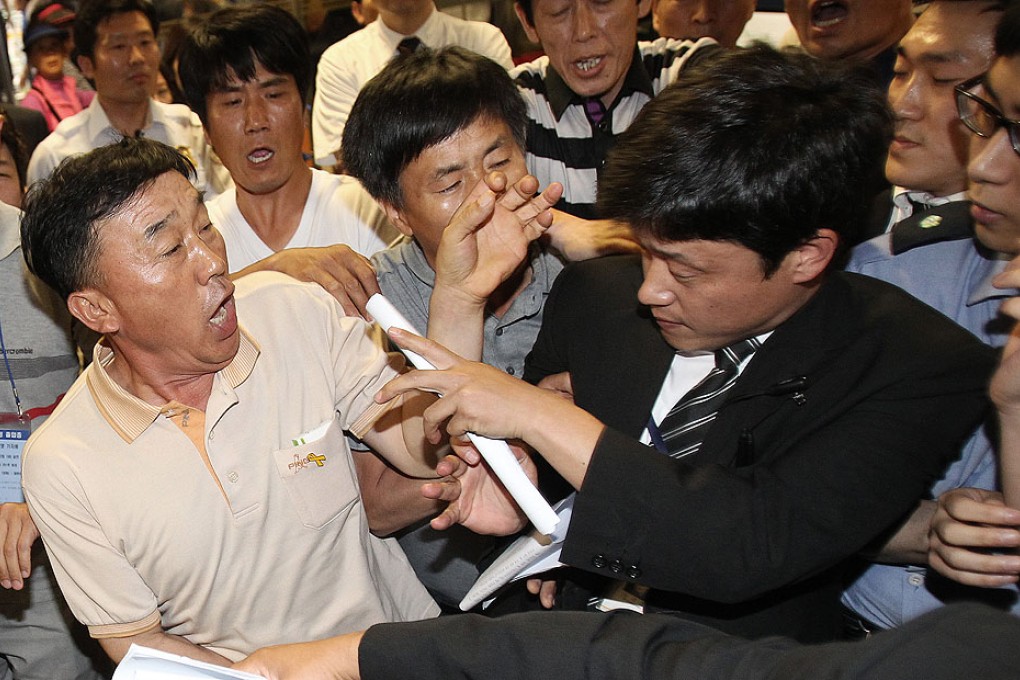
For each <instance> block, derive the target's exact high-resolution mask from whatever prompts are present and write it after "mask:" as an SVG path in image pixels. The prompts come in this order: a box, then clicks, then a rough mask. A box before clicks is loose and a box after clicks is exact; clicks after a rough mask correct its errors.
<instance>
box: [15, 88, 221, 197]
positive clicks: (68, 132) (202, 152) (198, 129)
mask: <svg viewBox="0 0 1020 680" xmlns="http://www.w3.org/2000/svg"><path fill="white" fill-rule="evenodd" d="M142 136H144V137H148V138H149V139H155V140H156V141H157V142H163V143H164V144H169V145H170V146H172V147H174V148H176V149H177V150H178V151H180V152H181V153H183V154H184V155H185V156H187V157H188V158H189V159H190V160H191V162H192V163H194V165H195V172H196V173H197V176H196V179H195V181H194V182H193V184H194V185H195V188H196V189H198V190H199V191H204V192H205V193H206V197H212V196H215V195H216V194H219V193H221V192H223V191H224V190H226V189H227V188H228V187H230V186H232V185H233V182H232V180H231V179H230V173H229V172H227V169H226V168H225V167H223V164H222V163H221V162H220V159H219V158H218V157H217V156H216V154H215V153H214V152H213V150H212V147H210V146H209V145H208V144H207V143H206V141H205V133H204V132H203V131H202V122H201V121H200V120H199V119H198V116H197V115H195V113H194V112H192V110H191V109H189V108H188V107H187V106H185V105H183V104H163V103H162V102H158V101H156V100H155V99H150V100H149V122H148V123H146V125H145V127H144V128H142ZM123 137H124V135H122V134H121V133H120V131H119V130H117V129H116V128H114V127H113V126H112V125H111V124H110V119H109V118H108V117H107V115H106V111H104V110H103V107H102V105H101V104H100V103H99V97H95V98H94V99H93V100H92V103H91V104H89V106H88V108H86V109H85V110H84V111H82V112H80V113H76V114H74V115H73V116H71V117H69V118H65V119H64V120H62V121H60V124H59V125H57V128H56V129H55V130H54V131H53V132H51V133H50V134H49V136H47V137H46V139H44V140H43V141H41V142H40V143H39V146H37V147H36V149H35V152H34V153H33V154H32V158H31V160H29V162H28V177H27V179H28V184H29V185H31V184H33V183H34V182H36V181H38V180H40V179H45V178H47V177H49V176H50V175H51V174H52V173H53V171H54V170H55V169H56V167H57V166H58V165H60V161H62V160H64V159H65V158H67V157H68V156H76V155H78V154H83V153H88V152H89V151H92V150H93V149H98V148H99V147H101V146H106V145H107V144H113V143H114V142H119V141H120V140H121V139H123Z"/></svg>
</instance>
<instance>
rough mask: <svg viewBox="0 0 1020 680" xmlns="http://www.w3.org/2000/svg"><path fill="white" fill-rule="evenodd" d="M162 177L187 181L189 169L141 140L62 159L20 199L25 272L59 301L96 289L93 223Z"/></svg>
mask: <svg viewBox="0 0 1020 680" xmlns="http://www.w3.org/2000/svg"><path fill="white" fill-rule="evenodd" d="M167 172H178V173H180V174H181V175H183V176H184V177H187V178H188V179H191V178H192V177H193V176H194V174H195V168H194V166H193V165H192V164H191V162H190V161H189V160H188V159H187V158H186V157H185V156H184V155H182V154H181V153H180V152H179V151H177V150H176V149H174V148H173V147H170V146H167V145H166V144H163V143H161V142H157V141H153V140H150V139H144V138H135V137H126V138H124V139H122V140H121V141H119V142H116V143H114V144H110V145H108V146H102V147H99V148H98V149H95V150H93V151H90V152H88V153H86V154H82V155H79V156H71V157H69V158H67V159H65V160H64V161H63V162H62V163H61V164H60V165H58V166H57V169H56V170H54V171H53V174H52V175H50V177H49V178H48V179H45V180H41V181H39V182H36V183H35V184H33V185H32V187H31V188H30V189H29V191H28V196H27V197H26V198H25V203H24V216H23V217H22V219H21V247H22V251H23V252H24V255H25V262H26V263H27V264H28V268H29V270H31V271H32V273H34V274H35V275H36V276H38V277H39V278H40V279H42V280H43V281H44V282H46V284H47V285H49V286H50V287H51V288H53V289H54V290H56V291H57V293H58V294H59V295H60V296H61V297H62V298H64V299H65V300H66V299H67V297H68V296H69V295H70V294H71V293H73V292H74V291H76V290H81V289H83V288H86V287H88V286H92V285H96V284H98V283H100V282H101V281H102V276H101V274H100V272H99V271H98V269H97V262H98V258H99V249H100V243H99V237H98V230H97V226H98V225H97V223H98V222H100V221H102V220H105V219H107V218H109V217H112V216H114V215H116V214H117V213H118V211H120V210H121V209H122V208H123V207H124V206H126V205H127V204H128V203H129V202H130V201H131V199H133V198H134V197H135V196H137V195H138V194H139V193H140V192H142V191H144V190H145V189H146V188H148V187H149V186H151V185H152V183H153V182H155V181H156V179H157V178H158V177H159V176H160V175H163V174H165V173H167Z"/></svg>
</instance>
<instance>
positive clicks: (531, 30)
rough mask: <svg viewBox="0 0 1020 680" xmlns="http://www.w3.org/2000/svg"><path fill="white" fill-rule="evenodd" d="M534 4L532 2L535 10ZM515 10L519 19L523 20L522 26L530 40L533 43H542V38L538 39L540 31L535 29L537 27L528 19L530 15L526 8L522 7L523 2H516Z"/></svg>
mask: <svg viewBox="0 0 1020 680" xmlns="http://www.w3.org/2000/svg"><path fill="white" fill-rule="evenodd" d="M534 9H535V8H534V4H532V10H534ZM514 12H516V13H517V20H518V21H520V22H521V26H522V27H523V28H524V34H525V35H527V36H528V40H530V41H531V42H533V43H537V44H541V42H542V41H541V40H539V39H538V32H537V31H535V27H534V26H532V25H531V22H529V21H528V15H526V14H525V13H524V8H523V7H521V3H519V2H515V3H514Z"/></svg>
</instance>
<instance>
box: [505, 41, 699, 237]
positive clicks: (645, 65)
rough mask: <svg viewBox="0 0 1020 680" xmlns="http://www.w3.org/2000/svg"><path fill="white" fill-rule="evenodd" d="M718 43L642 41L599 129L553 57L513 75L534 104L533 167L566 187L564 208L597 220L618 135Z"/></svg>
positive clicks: (522, 67) (529, 143) (523, 66)
mask: <svg viewBox="0 0 1020 680" xmlns="http://www.w3.org/2000/svg"><path fill="white" fill-rule="evenodd" d="M709 46H711V47H714V46H715V43H714V42H713V41H712V40H710V39H708V38H702V39H701V40H699V41H698V42H696V43H694V42H691V41H689V40H684V41H680V40H672V39H669V38H659V39H658V40H656V41H654V42H639V43H637V45H636V46H635V50H634V59H633V61H631V64H630V69H629V70H628V71H627V74H626V76H625V77H624V78H625V79H624V84H623V88H622V89H621V90H620V94H619V96H618V97H617V98H616V101H615V102H613V104H612V106H610V107H609V110H608V111H607V114H606V116H605V118H603V119H602V121H601V122H600V123H599V124H598V125H595V126H593V125H592V124H591V123H590V122H589V120H588V117H587V116H586V115H585V111H584V98H582V97H580V96H578V95H576V94H574V92H573V91H571V90H570V88H569V87H568V86H567V84H566V83H565V82H564V81H563V78H562V77H561V76H560V74H559V73H557V72H556V71H555V69H553V68H552V67H551V66H550V65H549V58H548V57H540V58H538V59H536V60H535V61H532V62H528V63H526V64H521V65H520V66H518V67H516V68H515V69H513V70H512V71H511V72H510V75H511V76H513V77H514V78H515V80H516V81H517V86H518V88H519V89H520V90H521V94H522V95H523V96H524V99H525V101H526V102H527V105H528V119H529V121H528V139H527V164H528V169H529V170H530V171H531V173H532V174H533V175H535V176H536V177H537V178H538V179H539V181H540V182H541V184H542V186H543V187H544V186H546V185H547V184H549V183H550V182H561V183H562V184H563V199H562V200H561V201H560V203H559V205H558V206H557V207H558V208H560V209H561V210H563V211H565V212H568V213H571V214H573V215H577V216H579V217H584V218H587V219H591V218H593V217H595V193H596V186H597V183H598V173H599V171H600V170H601V168H602V164H603V162H604V161H605V158H606V154H607V153H608V152H609V149H610V148H611V147H612V145H613V143H614V142H615V141H616V137H617V136H618V135H619V134H621V133H622V132H623V131H624V130H626V129H627V128H628V127H630V124H631V122H632V121H633V120H634V118H635V117H636V116H637V114H638V112H639V111H641V109H642V108H643V107H644V105H645V104H647V103H648V102H649V101H650V100H651V98H652V97H654V96H655V95H657V94H659V92H661V91H662V90H663V89H665V88H666V86H667V85H669V84H670V83H672V82H673V81H674V80H676V78H677V75H678V74H679V73H680V71H681V70H683V68H684V67H685V66H686V65H687V63H688V62H689V61H691V58H692V57H693V55H695V54H698V56H699V57H700V56H701V55H702V54H705V53H709V52H712V51H715V50H714V49H708V50H705V49H703V48H705V47H709Z"/></svg>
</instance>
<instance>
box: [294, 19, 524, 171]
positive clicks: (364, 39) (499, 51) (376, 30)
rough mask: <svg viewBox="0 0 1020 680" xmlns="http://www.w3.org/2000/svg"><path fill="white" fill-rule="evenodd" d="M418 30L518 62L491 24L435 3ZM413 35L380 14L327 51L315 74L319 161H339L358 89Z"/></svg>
mask: <svg viewBox="0 0 1020 680" xmlns="http://www.w3.org/2000/svg"><path fill="white" fill-rule="evenodd" d="M414 35H415V37H417V38H418V39H419V40H421V41H422V43H424V44H425V46H427V47H431V48H432V49H439V48H441V47H446V46H447V45H459V46H461V47H464V48H467V49H469V50H471V51H472V52H477V53H478V54H481V55H482V56H484V57H488V58H489V59H492V60H493V61H495V62H496V63H498V64H499V65H500V66H502V67H503V68H506V69H510V68H512V67H513V60H512V59H511V58H510V45H508V44H507V42H506V38H504V37H503V34H502V33H501V32H500V30H499V29H498V28H496V27H495V26H493V25H492V24H486V23H482V22H480V21H464V20H463V19H458V18H457V17H453V16H450V15H449V14H444V13H443V12H439V11H436V10H435V9H433V10H432V14H431V16H429V18H428V19H426V20H425V23H424V24H422V26H421V28H419V29H418V30H417V31H415V34H414ZM408 37H410V36H406V35H401V34H400V33H397V32H396V31H393V30H390V29H389V28H388V27H386V25H385V24H383V22H382V19H379V20H378V21H373V22H372V23H371V24H369V25H368V26H366V27H365V28H363V29H361V30H360V31H355V32H354V33H352V34H351V35H349V36H347V37H346V38H344V39H343V40H341V41H340V42H338V43H336V44H334V45H332V46H331V47H330V48H329V49H327V50H326V51H325V52H324V53H323V54H322V59H320V60H319V69H318V72H317V74H316V76H315V102H314V105H313V107H312V142H313V144H314V145H315V162H316V163H318V164H319V165H333V164H335V163H336V157H335V156H334V155H333V152H335V151H336V150H337V149H339V148H340V140H341V138H342V136H343V132H344V126H345V125H346V124H347V117H348V116H349V115H350V112H351V107H352V106H354V100H355V99H356V98H357V96H358V92H359V91H360V90H361V88H362V87H363V86H364V85H365V83H367V82H368V81H369V80H371V79H372V77H373V76H374V75H375V74H377V73H379V71H381V70H382V68H383V67H384V66H385V65H386V64H387V63H388V62H389V61H390V59H392V58H393V57H394V56H395V55H396V54H397V45H399V44H400V41H401V40H403V39H404V38H408Z"/></svg>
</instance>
